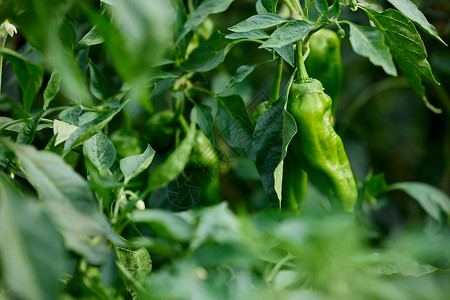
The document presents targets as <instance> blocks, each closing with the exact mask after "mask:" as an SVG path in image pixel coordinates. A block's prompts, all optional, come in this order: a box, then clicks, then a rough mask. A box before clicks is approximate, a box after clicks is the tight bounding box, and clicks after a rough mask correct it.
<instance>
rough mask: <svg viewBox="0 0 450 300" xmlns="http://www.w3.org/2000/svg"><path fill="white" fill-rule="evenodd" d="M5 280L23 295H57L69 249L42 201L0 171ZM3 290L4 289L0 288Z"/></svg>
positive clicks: (0, 250)
mask: <svg viewBox="0 0 450 300" xmlns="http://www.w3.org/2000/svg"><path fill="white" fill-rule="evenodd" d="M0 240H1V243H0V262H1V271H2V281H3V282H5V283H6V284H7V285H8V287H9V288H11V289H12V290H13V291H14V294H16V295H18V296H19V297H20V298H22V299H42V300H45V299H57V298H58V297H59V293H60V289H61V286H60V284H59V282H58V281H59V279H61V276H62V275H63V272H67V270H66V266H67V261H66V255H67V254H66V253H65V250H64V247H63V243H62V241H61V238H60V236H59V234H58V232H57V231H56V230H55V226H54V224H52V222H51V221H50V220H49V218H48V216H47V213H46V212H45V209H44V207H43V205H42V203H38V202H37V201H35V199H29V198H28V197H25V198H24V196H23V195H20V194H19V192H18V191H17V190H16V189H15V188H13V186H12V184H11V183H9V181H8V179H7V178H6V177H5V176H4V175H3V174H0ZM0 294H1V292H0Z"/></svg>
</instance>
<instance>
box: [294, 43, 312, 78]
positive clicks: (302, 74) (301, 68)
mask: <svg viewBox="0 0 450 300" xmlns="http://www.w3.org/2000/svg"><path fill="white" fill-rule="evenodd" d="M295 54H296V57H295V58H296V59H295V66H296V67H297V79H298V80H306V79H308V78H309V76H308V72H306V67H305V63H304V62H303V48H302V41H301V40H300V41H298V42H297V47H296V49H295Z"/></svg>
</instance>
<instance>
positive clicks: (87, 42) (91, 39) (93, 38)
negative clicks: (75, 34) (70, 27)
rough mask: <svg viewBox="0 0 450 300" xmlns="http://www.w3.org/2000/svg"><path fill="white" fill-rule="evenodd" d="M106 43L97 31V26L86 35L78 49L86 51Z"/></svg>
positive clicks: (79, 43)
mask: <svg viewBox="0 0 450 300" xmlns="http://www.w3.org/2000/svg"><path fill="white" fill-rule="evenodd" d="M103 42H104V39H103V36H102V35H101V34H100V33H98V32H97V30H95V26H94V27H92V29H91V30H89V32H88V33H86V35H85V36H83V38H81V40H80V41H79V42H78V44H77V49H78V50H81V49H85V48H87V47H90V46H95V45H99V44H101V43H103Z"/></svg>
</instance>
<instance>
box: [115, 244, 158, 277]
mask: <svg viewBox="0 0 450 300" xmlns="http://www.w3.org/2000/svg"><path fill="white" fill-rule="evenodd" d="M117 260H118V262H119V263H120V264H121V265H122V266H123V267H124V268H125V269H126V270H127V272H128V273H129V274H130V276H131V277H132V278H133V279H134V280H136V281H138V282H139V283H140V284H143V283H144V281H145V278H146V277H147V276H148V275H149V274H150V272H151V271H152V258H151V257H150V254H149V253H148V251H147V249H145V248H139V249H137V250H130V249H126V248H122V247H117Z"/></svg>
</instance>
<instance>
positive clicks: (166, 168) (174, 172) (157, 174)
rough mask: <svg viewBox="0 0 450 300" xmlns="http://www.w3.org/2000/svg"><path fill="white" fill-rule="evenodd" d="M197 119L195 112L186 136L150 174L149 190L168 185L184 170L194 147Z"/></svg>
mask: <svg viewBox="0 0 450 300" xmlns="http://www.w3.org/2000/svg"><path fill="white" fill-rule="evenodd" d="M196 119H197V117H196V115H195V113H194V114H193V118H192V119H191V127H190V129H189V131H188V132H187V134H186V137H185V138H184V139H183V141H182V142H181V143H180V144H179V145H178V147H177V148H176V149H175V150H174V151H173V152H172V153H171V154H170V155H169V157H167V159H166V160H165V161H164V162H163V163H162V164H161V165H159V166H158V168H157V169H156V170H155V171H154V172H153V173H152V174H151V175H150V177H149V179H148V184H147V191H153V190H155V189H157V188H160V187H162V186H164V185H166V184H167V183H169V182H170V181H172V180H174V179H175V178H177V176H178V175H180V174H181V172H183V170H184V167H185V166H186V164H187V163H188V161H189V157H190V155H191V151H192V147H193V146H194V138H195V125H196Z"/></svg>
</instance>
